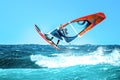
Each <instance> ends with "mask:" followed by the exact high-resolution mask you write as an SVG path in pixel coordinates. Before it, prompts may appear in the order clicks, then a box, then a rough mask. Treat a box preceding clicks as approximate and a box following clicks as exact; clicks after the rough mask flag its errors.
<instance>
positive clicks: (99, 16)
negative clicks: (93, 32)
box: [70, 12, 106, 36]
mask: <svg viewBox="0 0 120 80" xmlns="http://www.w3.org/2000/svg"><path fill="white" fill-rule="evenodd" d="M105 18H106V16H105V15H104V13H102V12H99V13H96V14H91V15H88V16H84V17H81V18H77V19H75V20H72V21H70V23H73V22H79V21H84V20H87V21H88V22H90V25H88V26H87V27H86V28H85V29H83V30H82V31H81V32H80V33H79V35H80V36H82V35H83V34H84V33H85V32H87V31H88V30H90V29H91V28H93V27H94V26H95V25H97V24H99V23H100V22H101V21H103V20H104V19H105Z"/></svg>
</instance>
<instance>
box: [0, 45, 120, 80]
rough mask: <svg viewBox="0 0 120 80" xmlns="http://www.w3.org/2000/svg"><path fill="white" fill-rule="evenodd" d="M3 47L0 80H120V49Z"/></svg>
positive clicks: (0, 59) (89, 46)
mask: <svg viewBox="0 0 120 80" xmlns="http://www.w3.org/2000/svg"><path fill="white" fill-rule="evenodd" d="M59 47H60V48H61V50H56V49H54V48H53V47H51V46H50V45H37V44H24V45H0V80H120V45H90V44H86V45H65V46H63V45H60V46H59Z"/></svg>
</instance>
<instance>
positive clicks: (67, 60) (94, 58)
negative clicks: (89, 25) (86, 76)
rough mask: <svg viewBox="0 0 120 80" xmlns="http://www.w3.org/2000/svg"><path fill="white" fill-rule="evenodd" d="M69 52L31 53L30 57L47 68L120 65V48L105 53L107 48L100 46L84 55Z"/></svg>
mask: <svg viewBox="0 0 120 80" xmlns="http://www.w3.org/2000/svg"><path fill="white" fill-rule="evenodd" d="M68 54H69V53H61V54H51V56H44V55H41V54H37V55H31V56H30V59H31V61H32V62H35V64H37V65H38V66H40V67H47V68H60V67H69V66H76V65H97V64H109V65H114V66H119V65H120V50H119V49H114V50H112V52H111V53H105V49H104V48H103V47H98V48H97V50H96V51H93V52H91V53H88V54H84V55H74V53H72V54H71V53H70V54H69V55H68Z"/></svg>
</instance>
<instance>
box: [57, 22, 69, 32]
mask: <svg viewBox="0 0 120 80" xmlns="http://www.w3.org/2000/svg"><path fill="white" fill-rule="evenodd" d="M68 24H70V22H67V23H65V24H62V25H61V26H59V27H58V29H59V30H60V29H62V28H63V27H65V26H67V25H68Z"/></svg>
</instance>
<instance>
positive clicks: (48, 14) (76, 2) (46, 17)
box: [0, 0, 120, 45]
mask: <svg viewBox="0 0 120 80" xmlns="http://www.w3.org/2000/svg"><path fill="white" fill-rule="evenodd" d="M119 5H120V0H109V1H108V0H104V1H103V0H1V1H0V44H47V43H46V42H45V41H44V40H43V39H42V38H41V37H40V36H39V35H38V33H37V32H36V30H35V29H34V24H37V25H38V26H39V27H40V29H41V30H42V31H43V32H45V33H46V32H49V31H50V30H53V29H55V28H56V27H58V26H59V25H60V24H63V23H66V22H68V21H70V20H73V19H75V18H78V17H82V16H86V15H89V14H93V13H97V12H103V13H105V15H106V19H105V20H104V21H102V22H101V23H100V24H98V25H97V26H96V27H94V28H93V29H92V30H90V31H88V32H87V33H86V34H84V35H83V36H82V37H81V38H77V39H75V40H74V41H72V42H71V43H72V44H78V45H81V44H105V45H109V44H120V25H119V23H120V22H119V21H120V20H119V19H120V10H119V7H120V6H119ZM61 44H64V42H62V43H61Z"/></svg>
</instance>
